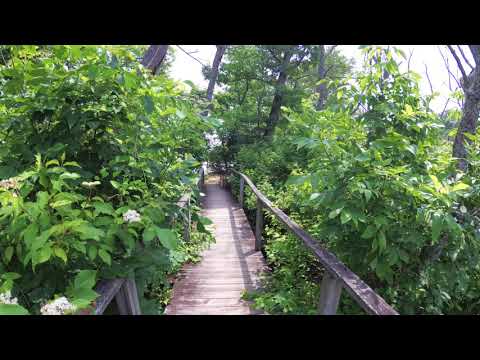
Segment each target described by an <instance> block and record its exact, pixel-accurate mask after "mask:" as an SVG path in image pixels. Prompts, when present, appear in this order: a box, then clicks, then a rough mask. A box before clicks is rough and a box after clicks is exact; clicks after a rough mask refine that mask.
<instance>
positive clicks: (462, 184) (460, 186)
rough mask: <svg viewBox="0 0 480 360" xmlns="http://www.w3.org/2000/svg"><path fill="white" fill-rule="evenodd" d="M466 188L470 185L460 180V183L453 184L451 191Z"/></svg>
mask: <svg viewBox="0 0 480 360" xmlns="http://www.w3.org/2000/svg"><path fill="white" fill-rule="evenodd" d="M468 188H470V185H468V184H465V183H462V182H461V183H458V184H455V185H454V186H453V187H452V191H461V190H466V189H468Z"/></svg>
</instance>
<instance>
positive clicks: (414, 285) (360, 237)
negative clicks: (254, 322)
mask: <svg viewBox="0 0 480 360" xmlns="http://www.w3.org/2000/svg"><path fill="white" fill-rule="evenodd" d="M363 51H364V56H365V64H364V66H363V69H362V70H360V71H358V72H355V73H353V72H352V71H351V70H349V69H348V68H345V67H343V76H342V77H341V78H340V79H338V78H334V79H330V80H329V79H326V80H325V79H322V80H321V81H320V83H323V84H326V85H327V89H329V96H328V97H327V101H326V102H325V105H324V106H323V107H321V108H320V109H319V107H318V96H319V94H318V91H316V90H318V89H311V88H310V89H309V88H303V89H302V90H299V91H300V92H302V91H303V93H302V96H301V101H300V102H299V103H295V102H293V103H292V102H290V101H285V102H284V103H283V105H284V111H283V117H282V120H281V121H280V122H279V124H278V126H277V127H276V129H275V135H274V137H273V138H271V139H270V138H268V137H262V136H259V134H261V133H262V128H265V127H268V126H269V125H268V123H267V121H263V120H262V119H265V118H262V116H258V114H257V113H255V110H256V109H255V107H256V106H258V104H259V103H258V101H256V99H258V93H256V91H255V90H249V91H248V92H247V93H246V95H245V96H244V98H245V99H243V100H242V101H240V102H238V101H235V100H234V96H235V95H236V94H237V93H238V91H237V90H236V87H237V86H238V85H237V84H236V83H234V84H232V85H231V87H230V86H229V85H230V84H229V83H228V82H227V85H228V86H227V91H226V93H225V95H223V94H222V95H221V96H222V97H221V98H220V96H219V99H218V106H219V107H220V108H219V109H218V112H219V113H222V115H224V116H225V126H223V127H222V128H221V129H220V131H219V134H220V144H218V145H217V147H216V149H215V151H214V152H213V153H212V157H211V159H212V161H214V162H219V161H218V159H219V158H220V159H223V161H224V162H225V163H228V164H230V165H231V166H234V167H235V168H236V169H238V170H240V171H242V172H244V173H245V174H246V175H247V176H249V177H250V178H251V179H252V180H253V181H254V183H255V184H256V185H257V187H258V188H259V189H260V190H261V191H262V192H263V193H264V194H265V195H266V196H267V197H268V198H269V199H271V200H272V201H273V202H274V203H275V205H276V206H278V207H280V208H281V209H284V211H285V212H286V213H287V214H288V215H289V216H290V217H291V218H292V219H293V220H295V221H297V222H298V223H299V224H301V225H302V227H304V228H305V229H306V230H307V231H308V232H309V233H310V234H311V235H313V236H314V237H315V238H316V239H318V241H319V242H320V243H321V245H322V246H324V247H326V248H328V249H329V250H331V251H332V252H333V253H334V254H336V255H337V256H338V257H339V258H340V259H341V260H342V261H343V262H344V263H345V264H347V266H348V267H349V268H351V269H352V270H353V271H354V272H355V273H356V274H358V275H359V276H360V277H361V278H362V279H363V280H364V281H365V282H366V283H368V284H369V285H370V286H371V287H372V288H373V289H374V290H375V291H377V292H378V293H379V294H380V295H381V296H382V297H384V299H385V300H386V301H387V302H388V303H389V304H391V305H392V306H393V307H394V308H396V309H397V310H398V311H399V312H400V313H401V314H458V313H478V312H479V311H480V308H479V303H480V293H479V291H478V288H479V287H478V285H479V280H480V277H479V275H480V272H479V270H480V269H479V260H480V257H479V256H480V252H479V240H480V238H479V233H478V230H477V229H478V227H479V219H478V217H477V213H478V191H479V188H478V174H477V172H478V170H477V166H476V165H477V161H478V160H477V156H478V155H477V154H478V151H477V150H476V149H477V147H476V145H475V144H476V141H477V137H476V136H475V135H471V134H467V135H466V136H467V137H468V138H469V139H470V140H471V142H472V144H471V145H470V147H469V148H470V149H471V151H470V154H469V159H468V160H469V163H470V165H471V166H470V168H469V170H468V171H467V172H461V171H457V169H456V161H455V159H454V158H452V156H451V153H452V150H451V149H452V141H451V138H452V137H453V136H454V135H455V131H456V127H454V128H453V129H451V128H452V126H451V124H450V123H449V122H451V121H452V120H453V121H454V120H455V119H452V118H445V116H444V117H440V116H439V115H438V114H436V113H434V112H433V111H432V110H431V109H430V106H429V102H430V101H431V96H422V95H421V94H420V92H419V86H418V81H419V76H418V75H416V74H415V73H413V72H402V71H400V69H399V67H398V63H399V60H401V59H402V58H405V56H404V54H402V53H401V51H399V50H395V49H389V48H382V47H373V46H372V47H365V48H364V50H363ZM252 53H253V50H252ZM227 55H228V54H227ZM230 56H233V57H234V58H233V60H231V61H230V63H228V64H225V66H224V67H223V72H224V73H225V75H224V76H232V75H228V74H230V73H232V72H233V70H232V68H233V66H234V64H236V66H238V67H239V68H241V69H246V70H244V71H248V66H249V64H246V65H242V64H241V63H240V62H237V60H236V59H237V57H238V56H239V55H237V54H235V53H233V54H232V53H230ZM252 57H253V56H252ZM311 66H315V63H314V62H313V63H311ZM235 71H236V72H240V71H241V70H235ZM258 71H261V70H258ZM234 73H235V72H234ZM286 86H287V89H286V90H285V92H286V93H289V92H295V86H296V84H295V83H294V82H290V83H287V85H286ZM270 88H271V87H270ZM227 99H230V100H227ZM222 101H223V103H222ZM450 114H451V115H456V113H455V112H450ZM457 119H458V117H457ZM254 121H256V124H255V123H254ZM253 124H255V125H253ZM445 125H448V127H449V128H450V129H451V130H449V131H446V130H445ZM252 126H253V127H255V126H256V127H257V128H258V129H259V131H257V132H255V131H254V130H253V131H252ZM242 132H243V133H250V136H249V135H241V134H242ZM230 183H231V187H232V189H233V191H234V192H238V179H237V178H236V176H232V177H231V178H230ZM246 207H247V208H248V209H251V210H250V211H249V212H250V215H251V216H250V219H251V220H252V223H253V221H254V216H253V215H254V213H253V209H255V199H254V198H253V195H252V194H250V193H249V192H248V191H247V200H246ZM264 236H265V238H266V240H267V245H266V249H265V251H266V254H267V260H268V262H269V263H270V264H271V266H272V272H271V273H270V274H268V275H267V277H266V279H265V288H264V291H263V292H260V293H257V294H250V297H251V298H253V299H255V302H256V306H258V307H260V308H262V309H264V310H266V311H267V312H269V313H272V314H281V313H287V314H312V313H315V312H316V307H317V304H318V294H319V284H320V281H319V279H321V273H322V269H321V267H320V266H319V264H318V263H317V261H316V260H315V258H314V257H313V256H312V255H311V254H310V253H308V251H306V250H305V248H304V247H303V246H302V244H301V243H300V241H299V240H298V239H295V238H294V237H293V236H291V235H289V234H287V233H286V232H285V230H284V229H283V228H282V227H281V226H280V224H279V223H278V222H277V221H276V220H275V219H273V218H272V217H267V226H266V229H265V232H264ZM340 312H341V313H354V314H356V313H362V310H361V309H359V308H358V306H357V305H355V304H354V303H353V301H352V300H351V299H349V298H348V296H346V295H344V296H343V297H342V299H341V305H340Z"/></svg>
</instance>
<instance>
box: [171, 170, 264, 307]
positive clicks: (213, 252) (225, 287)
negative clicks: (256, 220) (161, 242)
mask: <svg viewBox="0 0 480 360" xmlns="http://www.w3.org/2000/svg"><path fill="white" fill-rule="evenodd" d="M205 193H206V197H205V198H204V199H203V204H202V205H203V210H202V213H203V216H206V217H208V218H209V219H210V220H212V221H213V232H214V235H215V239H216V243H215V244H213V245H212V246H211V247H210V249H208V250H206V251H204V252H203V254H202V255H203V258H202V261H201V262H200V263H198V264H189V265H186V266H185V267H184V268H183V269H182V271H181V273H180V276H179V278H178V280H177V281H176V282H175V285H174V287H173V298H172V300H171V302H170V304H169V305H168V307H167V309H166V312H165V313H166V314H169V315H248V314H258V312H257V311H254V310H251V309H250V307H249V306H248V303H247V302H245V301H243V300H241V296H242V293H243V292H244V291H245V290H252V289H255V288H256V287H257V286H258V280H259V274H260V272H261V271H262V270H265V262H264V259H263V256H262V254H261V252H260V251H255V236H254V234H253V232H252V229H251V228H250V225H249V223H248V220H247V218H246V216H245V213H244V212H243V209H242V208H241V207H240V205H239V204H238V203H237V202H235V201H234V200H233V198H232V196H231V194H230V193H229V192H228V191H227V190H225V189H223V188H221V187H220V186H219V185H218V179H216V178H210V180H209V181H206V183H205Z"/></svg>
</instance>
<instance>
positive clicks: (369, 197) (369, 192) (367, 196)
mask: <svg viewBox="0 0 480 360" xmlns="http://www.w3.org/2000/svg"><path fill="white" fill-rule="evenodd" d="M363 195H365V200H366V201H367V202H369V201H370V199H371V198H372V192H371V191H370V190H368V189H365V190H363Z"/></svg>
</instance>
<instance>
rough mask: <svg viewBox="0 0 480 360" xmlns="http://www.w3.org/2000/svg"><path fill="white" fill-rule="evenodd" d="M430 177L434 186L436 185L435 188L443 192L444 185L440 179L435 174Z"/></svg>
mask: <svg viewBox="0 0 480 360" xmlns="http://www.w3.org/2000/svg"><path fill="white" fill-rule="evenodd" d="M430 179H432V182H433V186H435V190H437V191H438V192H442V190H443V185H442V183H441V182H440V181H438V179H437V177H436V176H435V175H430Z"/></svg>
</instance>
